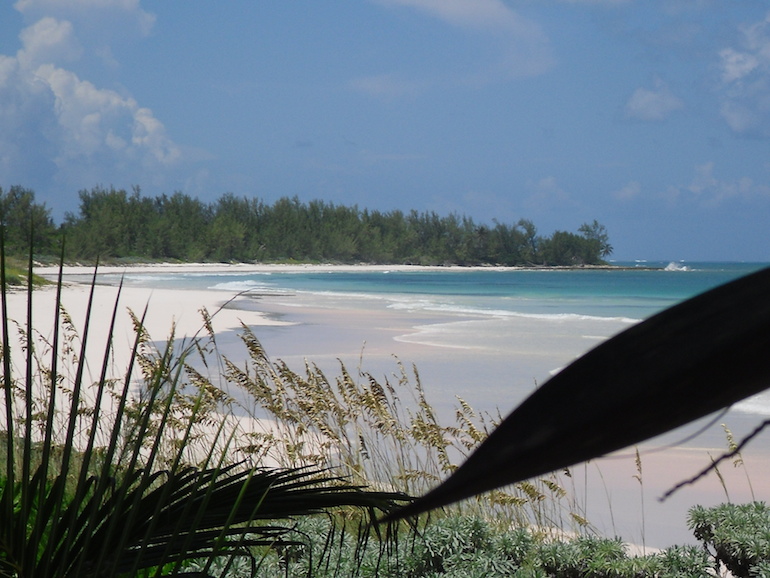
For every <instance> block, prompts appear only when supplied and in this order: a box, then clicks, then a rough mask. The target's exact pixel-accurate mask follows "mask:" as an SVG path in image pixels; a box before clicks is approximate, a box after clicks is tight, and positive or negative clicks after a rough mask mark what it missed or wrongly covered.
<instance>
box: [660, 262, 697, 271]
mask: <svg viewBox="0 0 770 578" xmlns="http://www.w3.org/2000/svg"><path fill="white" fill-rule="evenodd" d="M663 270H664V271H690V270H691V269H690V268H689V267H688V266H687V265H683V264H682V263H677V262H675V261H671V262H670V263H669V264H668V265H666V266H665V267H664V268H663Z"/></svg>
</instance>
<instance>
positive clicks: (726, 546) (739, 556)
mask: <svg viewBox="0 0 770 578" xmlns="http://www.w3.org/2000/svg"><path fill="white" fill-rule="evenodd" d="M687 525H688V526H689V528H690V530H692V532H693V534H694V535H695V537H696V538H697V539H698V540H700V541H701V542H702V543H703V544H704V547H705V548H706V549H707V550H708V551H709V552H710V554H711V556H712V557H713V559H714V560H715V561H716V564H717V565H719V566H723V567H724V568H726V569H727V570H729V571H730V572H731V573H732V575H733V576H736V577H740V576H746V577H748V576H767V575H769V574H768V571H770V508H768V506H767V505H766V504H765V503H764V502H752V503H748V504H732V503H727V504H721V505H719V506H714V507H711V508H705V507H703V506H695V507H693V508H691V509H690V511H689V514H688V519H687Z"/></svg>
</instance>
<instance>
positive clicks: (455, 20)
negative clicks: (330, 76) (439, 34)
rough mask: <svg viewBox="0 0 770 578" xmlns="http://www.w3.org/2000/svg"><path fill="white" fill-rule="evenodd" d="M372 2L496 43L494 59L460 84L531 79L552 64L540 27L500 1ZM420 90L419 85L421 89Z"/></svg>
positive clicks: (547, 45)
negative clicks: (504, 79)
mask: <svg viewBox="0 0 770 578" xmlns="http://www.w3.org/2000/svg"><path fill="white" fill-rule="evenodd" d="M374 1H375V2H377V3H378V4H380V5H383V6H388V7H393V8H406V9H411V10H415V11H418V12H422V13H423V14H426V15H428V16H429V17H432V18H436V19H438V20H440V21H442V22H444V23H445V24H447V25H448V26H451V27H453V28H457V29H462V30H466V31H469V32H471V33H476V34H479V35H480V36H481V37H483V38H484V40H486V41H489V42H494V43H496V48H497V55H498V56H497V60H496V61H494V62H477V63H476V66H477V69H478V70H476V71H475V72H474V73H472V74H470V75H468V76H467V77H466V78H464V79H462V82H466V83H474V84H486V83H489V82H492V81H494V80H497V79H500V78H511V77H514V78H515V77H521V76H533V75H538V74H542V73H543V72H545V71H546V70H548V69H549V68H550V67H551V66H552V64H553V57H552V54H551V47H550V42H549V40H548V38H547V36H546V35H545V33H544V32H543V30H542V29H541V27H540V26H539V25H538V24H537V23H536V22H534V21H532V20H530V19H528V18H525V17H523V16H521V15H520V14H519V13H518V12H516V11H515V10H513V9H512V8H511V7H510V6H508V5H507V4H505V3H504V2H502V1H501V0H374ZM374 78H380V77H374ZM385 78H386V79H387V78H388V77H385ZM364 80H366V79H364ZM391 80H392V79H391ZM402 82H406V81H402ZM407 84H408V83H407ZM424 87H425V83H424V82H423V83H422V86H421V88H424Z"/></svg>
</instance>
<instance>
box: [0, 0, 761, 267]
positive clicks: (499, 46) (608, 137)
mask: <svg viewBox="0 0 770 578" xmlns="http://www.w3.org/2000/svg"><path fill="white" fill-rule="evenodd" d="M14 184H20V185H24V186H26V187H29V188H32V189H33V190H35V192H36V194H37V198H38V200H39V201H44V202H45V203H46V205H47V206H48V207H50V208H51V209H52V210H53V214H54V216H55V218H56V219H57V221H58V220H60V218H61V217H62V216H63V215H64V213H65V211H75V210H77V206H78V198H77V192H78V191H79V190H81V189H90V188H91V187H93V186H95V185H103V186H110V185H113V186H115V187H122V188H126V189H130V187H132V186H134V185H138V186H140V187H141V190H142V191H143V193H145V194H147V195H159V194H162V193H169V194H170V193H173V192H174V191H182V192H184V193H186V194H188V195H191V196H195V197H198V198H200V199H201V200H204V201H212V200H215V199H216V198H218V197H219V196H221V195H222V194H223V193H226V192H231V193H234V194H236V195H239V196H258V197H261V198H263V199H264V200H266V201H268V202H272V201H274V200H275V199H277V198H279V197H283V196H295V195H296V196H298V197H299V198H300V199H302V200H311V199H323V200H326V201H330V202H334V203H338V204H345V205H354V204H355V205H358V206H359V207H360V208H370V209H380V210H392V209H402V210H409V209H417V210H419V211H426V210H427V211H436V212H438V213H439V214H442V215H445V214H448V213H450V212H457V213H460V214H465V215H469V216H471V217H473V219H474V220H476V221H477V222H490V223H491V222H492V219H497V220H498V221H502V222H510V223H513V222H516V221H517V220H518V219H520V218H526V219H530V220H532V221H533V222H534V223H535V224H536V226H537V227H538V230H539V231H540V232H541V233H543V234H550V233H552V232H553V231H554V230H557V229H559V230H569V231H575V230H576V229H577V228H578V227H579V226H580V224H581V223H584V222H587V221H592V220H593V219H597V220H598V221H599V222H601V223H602V224H604V225H605V226H606V227H607V229H608V232H609V234H610V239H611V241H612V243H613V245H614V247H615V254H614V257H615V258H617V259H665V260H678V259H685V260H748V261H770V7H768V5H767V4H766V3H765V2H760V1H752V0H742V1H741V2H724V0H687V1H684V0H681V1H680V0H671V1H666V0H649V1H647V0H627V1H623V0H604V1H602V0H562V1H559V0H522V1H507V0H355V1H351V0H348V1H340V0H323V1H318V0H295V1H291V2H255V1H253V0H229V1H227V2H212V1H208V2H207V1H198V2H189V1H187V0H155V1H150V0H144V1H140V0H18V1H17V2H15V3H12V2H3V3H2V4H0V186H2V187H3V188H6V189H7V188H8V187H10V186H11V185H14Z"/></svg>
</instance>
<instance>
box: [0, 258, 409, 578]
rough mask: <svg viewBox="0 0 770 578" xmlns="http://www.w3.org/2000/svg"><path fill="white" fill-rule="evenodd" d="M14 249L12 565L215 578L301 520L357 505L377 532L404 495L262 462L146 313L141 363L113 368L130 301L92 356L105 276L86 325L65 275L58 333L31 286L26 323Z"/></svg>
mask: <svg viewBox="0 0 770 578" xmlns="http://www.w3.org/2000/svg"><path fill="white" fill-rule="evenodd" d="M2 253H3V251H2V243H0V296H1V297H2V300H1V305H2V323H1V324H0V325H1V326H0V333H1V334H2V348H1V349H0V351H1V352H2V374H1V375H0V379H1V380H2V384H3V391H2V401H0V407H1V408H2V412H1V414H0V576H3V577H8V578H26V577H33V576H34V577H36V578H37V577H43V578H44V577H49V576H50V577H54V576H56V577H68V576H77V577H89V576H93V577H97V576H145V575H146V576H150V575H153V576H170V575H180V574H185V573H187V572H185V569H186V568H188V567H189V566H190V564H192V563H193V562H194V563H195V564H197V565H198V567H199V570H197V573H195V574H191V575H196V576H211V575H212V574H211V572H210V568H211V567H212V565H213V564H214V563H215V562H216V563H217V564H220V565H221V566H222V568H223V569H224V570H225V571H226V570H227V568H228V566H230V565H232V564H234V563H235V561H237V560H241V559H243V560H246V561H247V563H248V566H249V567H250V568H251V574H252V575H253V574H254V573H255V572H256V569H257V568H258V566H259V564H260V562H261V560H262V556H258V554H259V552H260V549H264V548H273V549H280V548H284V547H289V546H292V545H294V544H296V543H297V541H298V540H297V538H296V537H295V534H296V531H295V530H294V529H293V528H292V524H291V520H292V518H293V517H303V516H309V515H315V514H321V513H326V514H327V515H328V516H347V517H348V518H349V519H351V520H353V521H354V522H350V525H351V526H352V525H354V524H356V525H357V527H358V531H359V533H360V534H361V535H362V536H363V535H366V534H368V533H369V532H371V531H372V528H373V527H374V526H373V521H374V518H375V517H376V516H377V515H379V514H378V513H384V512H388V511H389V510H391V509H392V508H393V507H394V505H395V504H396V503H398V502H399V501H403V500H404V499H405V496H404V495H403V494H399V493H396V492H393V491H388V490H370V489H367V488H365V487H362V486H361V485H357V484H353V483H351V482H350V481H349V480H348V479H346V478H344V477H342V476H340V475H339V474H338V473H336V472H332V471H329V470H322V469H319V468H315V467H279V466H273V467H265V466H264V465H262V464H259V463H255V462H254V461H251V460H249V459H247V458H246V457H245V456H244V455H243V454H242V453H239V452H238V451H237V450H236V449H235V448H234V446H235V444H236V440H237V439H238V436H237V433H238V432H237V428H233V427H228V425H229V424H230V423H231V421H232V418H233V416H232V415H230V414H228V413H226V412H224V411H220V410H223V409H226V408H225V406H222V405H221V404H218V403H217V399H218V395H219V392H217V391H216V390H212V389H209V388H208V387H206V385H207V384H206V382H205V381H200V380H197V379H196V378H195V375H196V374H195V373H194V372H192V373H190V372H189V371H188V365H187V358H188V356H189V355H191V354H192V353H194V352H195V351H196V348H195V347H194V345H192V344H191V345H190V346H189V347H185V348H182V349H181V350H180V349H175V348H174V344H175V341H174V339H173V336H172V337H171V338H169V340H167V342H166V343H165V345H161V346H160V348H155V347H153V346H152V345H151V344H150V342H149V341H148V340H147V336H146V332H145V331H144V329H143V323H142V319H141V318H136V319H135V320H136V331H135V333H136V339H135V342H134V345H133V351H132V354H131V357H130V361H129V365H128V368H127V369H125V370H124V371H125V373H123V372H122V371H119V372H118V373H117V374H115V373H113V372H111V346H112V331H113V328H114V323H115V317H116V315H117V314H118V302H117V301H116V303H115V308H114V310H113V316H112V321H111V324H110V326H109V332H108V335H109V337H108V339H107V343H103V344H100V346H101V347H103V349H102V351H103V352H104V353H103V358H102V359H101V360H100V361H99V360H98V359H97V360H95V359H93V358H92V359H90V360H86V359H85V352H86V350H87V337H88V332H89V328H90V325H91V323H92V321H91V313H90V312H91V308H92V301H93V289H94V286H95V285H94V284H92V290H91V297H90V298H89V303H88V306H87V309H88V314H87V315H86V319H85V325H84V327H83V328H82V329H81V331H78V330H77V329H76V328H75V326H74V324H73V323H72V319H71V318H70V317H69V315H68V314H67V312H66V311H64V310H63V309H62V308H61V301H60V295H61V290H62V284H61V278H60V279H59V282H58V285H57V288H56V291H57V297H56V305H57V307H56V314H55V318H54V319H53V320H51V321H52V325H53V331H52V333H51V334H48V333H41V332H39V331H38V327H39V325H33V324H32V322H31V319H32V310H33V301H32V299H33V294H34V290H33V286H32V285H28V289H27V298H28V307H27V312H26V323H25V322H24V321H21V322H18V321H16V320H15V317H16V315H17V314H18V313H19V312H14V319H13V320H12V318H11V317H10V315H9V311H8V307H7V292H6V285H7V284H6V275H5V268H4V265H3V264H4V262H5V259H4V255H3V254H2ZM22 315H23V313H22ZM12 334H15V335H16V336H17V339H11V335H12ZM196 343H197V342H196ZM17 348H18V353H14V351H16V349H17ZM96 362H98V363H96ZM91 368H93V369H94V370H95V372H96V373H95V374H92V373H91Z"/></svg>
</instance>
